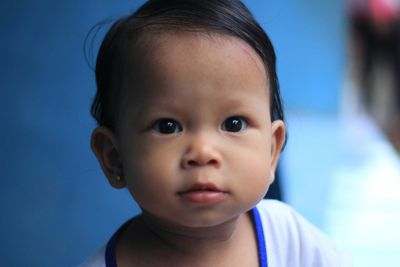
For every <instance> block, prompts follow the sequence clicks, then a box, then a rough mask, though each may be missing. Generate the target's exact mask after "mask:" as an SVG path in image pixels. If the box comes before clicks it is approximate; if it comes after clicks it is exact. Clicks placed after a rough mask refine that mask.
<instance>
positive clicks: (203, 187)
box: [180, 183, 222, 193]
mask: <svg viewBox="0 0 400 267" xmlns="http://www.w3.org/2000/svg"><path fill="white" fill-rule="evenodd" d="M193 191H213V192H222V190H221V189H219V188H218V187H217V186H216V185H215V184H213V183H195V184H193V185H192V186H190V187H189V188H188V189H186V190H184V191H182V192H180V193H187V192H193Z"/></svg>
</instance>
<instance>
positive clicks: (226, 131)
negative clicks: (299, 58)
mask: <svg viewBox="0 0 400 267" xmlns="http://www.w3.org/2000/svg"><path fill="white" fill-rule="evenodd" d="M152 42H156V43H155V44H154V49H153V50H152V51H151V52H150V53H147V55H146V58H145V62H146V63H145V64H144V63H143V61H141V63H140V64H141V66H140V69H141V70H140V75H137V73H132V77H135V82H134V84H133V83H132V84H129V82H128V84H125V86H124V97H123V98H124V99H123V100H122V101H121V105H122V109H123V111H122V113H121V117H120V120H119V131H118V132H119V134H118V137H117V140H118V148H119V155H120V159H121V164H122V165H121V166H122V174H123V179H124V180H125V182H126V186H127V187H128V189H129V191H130V192H131V194H132V196H133V197H134V198H135V200H136V201H137V203H138V204H139V205H140V206H141V208H142V209H143V210H144V211H145V212H148V213H150V214H152V215H153V216H156V217H158V218H161V219H164V220H166V221H168V222H172V223H176V224H179V225H184V226H189V227H200V226H202V227H204V226H212V225H216V224H219V223H222V222H224V221H226V220H228V219H232V218H233V217H235V216H238V215H239V214H241V213H243V212H246V211H247V210H249V209H250V208H251V207H252V206H254V205H255V204H256V203H257V202H258V201H259V200H260V199H261V198H263V196H264V195H265V193H266V191H267V189H268V187H269V185H270V183H271V182H272V180H273V173H274V170H275V165H276V161H277V157H278V155H279V150H280V148H281V144H282V142H283V140H282V139H283V136H284V126H283V122H282V121H276V122H273V123H271V120H270V117H271V116H270V107H269V102H270V101H269V82H268V78H267V75H266V70H265V67H264V65H263V63H262V62H261V60H260V58H259V57H258V56H257V54H256V53H255V51H253V50H252V49H251V48H250V47H249V46H248V45H247V44H245V43H244V42H243V41H240V40H238V39H236V38H233V37H227V36H212V37H211V36H205V35H203V34H197V35H196V34H189V33H185V34H167V35H165V36H164V37H160V38H159V39H157V40H153V41H152ZM143 64H144V65H143ZM132 69H135V68H132ZM135 74H136V75H135ZM130 88H132V89H131V90H130ZM133 88H134V89H133Z"/></svg>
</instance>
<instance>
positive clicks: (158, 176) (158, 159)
mask: <svg viewBox="0 0 400 267" xmlns="http://www.w3.org/2000/svg"><path fill="white" fill-rule="evenodd" d="M177 162H178V160H177V157H176V155H175V154H174V153H171V150H168V149H161V148H157V149H155V147H154V146H152V145H146V142H143V143H142V144H140V145H137V146H135V147H131V148H130V149H129V151H128V152H127V153H125V154H124V156H123V166H124V178H125V179H126V181H127V187H128V189H129V191H130V192H131V194H132V196H133V197H134V198H135V200H136V201H137V202H138V204H139V205H141V204H144V203H141V202H148V198H150V199H151V201H152V202H153V201H155V200H156V198H157V197H159V196H162V192H163V191H164V192H165V191H171V190H175V188H176V180H174V179H172V178H173V177H174V173H175V171H176V167H177V164H178V163H177Z"/></svg>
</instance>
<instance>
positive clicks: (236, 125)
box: [221, 116, 247, 133]
mask: <svg viewBox="0 0 400 267" xmlns="http://www.w3.org/2000/svg"><path fill="white" fill-rule="evenodd" d="M221 128H222V130H224V131H227V132H234V133H236V132H240V131H243V130H244V129H246V128H247V121H246V119H244V118H242V117H239V116H233V117H229V118H227V119H226V120H225V121H224V122H223V123H222V126H221Z"/></svg>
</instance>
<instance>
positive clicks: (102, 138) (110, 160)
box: [91, 127, 126, 188]
mask: <svg viewBox="0 0 400 267" xmlns="http://www.w3.org/2000/svg"><path fill="white" fill-rule="evenodd" d="M91 148H92V151H93V153H94V154H95V156H96V158H97V160H98V161H99V164H100V166H101V168H102V170H103V172H104V174H105V175H106V176H107V179H108V181H109V183H110V184H111V186H113V187H115V188H123V187H125V186H126V183H125V180H124V179H123V178H122V162H121V159H120V151H119V146H118V141H117V138H116V137H115V134H114V133H113V132H112V131H111V130H110V129H108V128H106V127H97V128H96V129H94V130H93V133H92V137H91Z"/></svg>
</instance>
